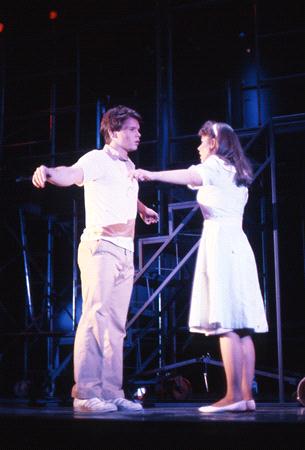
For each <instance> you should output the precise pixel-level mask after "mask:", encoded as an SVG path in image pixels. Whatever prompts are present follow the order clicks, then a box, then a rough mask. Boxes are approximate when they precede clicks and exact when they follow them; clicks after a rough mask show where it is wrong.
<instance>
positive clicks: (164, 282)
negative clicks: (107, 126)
mask: <svg viewBox="0 0 305 450" xmlns="http://www.w3.org/2000/svg"><path fill="white" fill-rule="evenodd" d="M195 3H202V7H204V6H205V5H204V3H205V2H195ZM189 7H190V8H192V5H189ZM193 7H194V8H195V7H196V8H197V7H198V5H193ZM174 13H175V11H174V8H171V7H170V6H169V2H160V4H159V3H158V5H157V7H156V10H155V11H154V14H153V20H154V33H155V81H156V82H155V92H156V96H155V99H156V101H155V121H156V136H155V137H154V138H153V140H152V141H149V142H147V143H146V144H148V145H150V144H151V143H152V144H153V145H155V146H156V149H157V153H158V156H157V161H158V166H159V168H160V169H165V168H167V167H168V166H169V165H170V164H172V161H173V159H174V157H173V156H174V155H175V146H176V145H177V144H178V143H180V142H193V139H194V137H195V136H194V135H188V134H180V135H178V134H177V132H176V126H175V115H176V110H175V102H174V81H173V73H174V62H173V40H174V36H173V15H174ZM258 14H259V11H257V10H255V45H256V52H255V67H256V81H255V83H254V84H252V82H251V83H249V84H247V83H246V84H243V85H241V86H240V89H239V95H238V97H237V98H235V97H234V93H233V92H232V89H231V85H230V83H228V82H227V81H226V82H225V83H224V84H225V86H224V87H223V89H224V92H225V97H226V119H227V120H228V121H231V120H234V118H233V113H232V108H233V106H234V102H236V103H238V102H241V104H242V106H241V110H242V113H241V120H240V121H239V128H237V130H236V131H237V134H238V135H239V136H240V138H241V140H242V141H243V142H244V147H245V150H246V152H247V153H249V154H253V155H255V154H256V150H257V148H259V151H261V148H262V147H263V154H264V158H263V160H262V161H261V163H260V164H259V167H258V168H257V171H256V174H255V178H256V182H258V180H260V181H261V183H262V185H263V188H264V189H265V190H266V193H267V194H266V193H265V194H264V195H263V196H261V199H260V206H259V217H258V222H259V236H260V238H259V241H260V245H261V253H262V267H261V273H262V278H261V281H262V288H263V297H264V301H265V307H266V308H267V307H268V303H270V302H274V303H275V310H276V321H275V322H276V348H277V368H276V369H274V371H267V370H260V369H258V370H257V371H256V373H257V374H258V375H262V376H265V377H269V378H274V379H276V380H277V382H278V399H279V401H280V402H283V401H284V400H285V395H284V383H285V382H289V383H292V384H297V377H289V376H285V375H284V367H283V349H282V341H283V336H282V314H281V305H282V299H281V273H280V252H279V236H278V233H279V229H278V228H279V227H278V187H277V149H276V136H277V135H278V134H289V133H293V132H294V131H295V130H303V131H304V130H305V114H303V113H300V114H286V115H276V116H275V115H272V114H271V115H269V117H268V119H267V120H265V117H264V114H263V112H262V105H263V103H264V102H265V98H264V89H265V87H266V83H268V85H270V84H272V82H273V81H278V80H279V79H282V80H283V81H285V79H287V76H286V77H284V76H283V77H279V76H274V77H268V78H266V77H263V76H262V74H261V71H260V66H261V62H260V58H261V55H260V51H259V49H260V40H262V39H265V38H266V37H265V36H261V35H260V33H259V21H258ZM54 43H55V40H54ZM1 46H2V47H1V60H2V62H3V64H2V68H1V72H0V82H1V86H0V92H1V98H0V150H1V160H3V158H4V154H5V151H6V150H7V147H6V146H5V144H4V143H5V126H4V125H5V121H4V118H5V101H4V99H5V96H6V62H5V46H4V41H1ZM53 51H54V55H53V56H54V64H56V58H55V53H56V46H54V48H53ZM54 74H56V67H54ZM80 74H81V57H80V51H79V40H78V39H76V49H75V70H74V75H75V105H73V106H69V107H64V108H63V107H59V106H58V95H59V94H58V89H57V85H56V75H54V79H53V80H52V82H51V84H50V86H49V89H50V104H49V107H48V110H47V112H44V114H45V115H47V116H48V118H49V136H48V138H47V139H46V142H47V143H48V146H49V155H48V158H49V161H50V163H51V164H52V165H55V164H58V163H59V162H61V161H65V159H66V158H68V159H69V158H71V155H74V156H75V155H76V154H79V153H80V135H81V107H82V105H81V96H80ZM291 77H297V78H302V79H304V78H305V74H304V73H298V74H291ZM249 91H251V92H253V91H255V93H256V102H257V105H256V106H257V111H258V113H257V114H258V115H257V123H256V125H255V126H246V125H247V124H246V119H245V117H246V111H245V108H246V105H247V103H246V99H245V97H246V96H247V93H248V92H249ZM106 106H107V105H106V104H105V102H102V101H101V100H100V99H99V98H97V99H96V103H95V104H90V105H87V107H88V108H91V109H92V110H94V114H95V118H96V148H98V149H99V148H101V141H100V134H99V125H100V119H101V117H102V114H103V113H104V112H105V110H106ZM65 113H72V114H74V119H75V122H74V123H75V151H74V152H69V155H65V154H64V153H61V154H58V153H57V134H58V130H57V120H56V119H57V117H58V115H59V114H65ZM262 141H263V143H262ZM40 144H41V140H40V139H38V138H37V141H35V142H32V141H31V142H26V143H22V145H24V146H25V147H27V146H33V145H40ZM19 145H21V144H20V143H16V146H19ZM144 145H145V142H144ZM16 181H21V182H22V181H25V182H27V181H29V179H28V178H27V177H19V179H17V180H16ZM269 192H271V195H269ZM171 193H173V197H175V188H174V187H173V188H171ZM157 204H158V208H159V212H160V213H161V216H160V217H161V221H160V224H159V225H158V230H157V233H156V234H155V235H154V236H148V237H147V236H145V237H139V238H138V239H137V254H136V256H137V258H138V267H137V271H136V276H135V280H134V283H135V288H134V294H133V299H132V303H131V307H130V316H129V319H128V323H127V338H126V345H125V361H126V364H127V365H128V366H129V368H130V370H129V375H128V376H129V382H130V383H133V384H139V385H141V384H142V383H143V382H144V381H143V376H152V377H153V382H154V381H155V380H156V375H160V374H162V373H166V372H168V371H171V370H173V369H176V368H179V367H182V366H185V365H188V364H193V363H197V362H200V363H203V364H212V365H213V364H214V365H216V366H217V365H221V363H220V362H219V361H216V360H215V359H213V358H211V357H210V356H202V357H200V358H192V359H187V360H185V361H179V360H178V359H177V336H178V335H179V336H182V339H183V340H184V341H185V342H186V341H187V340H188V339H189V337H188V333H187V327H186V323H185V316H186V314H187V309H188V301H187V300H186V299H187V295H188V289H189V286H190V285H191V283H192V269H193V264H194V256H195V252H196V250H197V248H198V245H199V240H198V239H199V237H200V229H201V219H200V218H199V217H198V210H199V208H198V206H197V204H196V203H195V202H194V201H193V200H181V201H174V202H172V201H170V202H169V203H168V197H167V194H166V192H165V190H164V189H163V188H160V189H158V192H157ZM185 210H190V211H189V212H188V213H187V214H186V215H185V216H183V217H182V218H181V212H182V211H185ZM267 210H268V211H271V222H272V223H271V227H272V245H271V247H272V261H273V269H272V272H273V273H272V276H271V274H270V254H269V249H270V239H269V238H268V236H267V234H268V233H267V232H266V227H267V224H266V221H267V219H266V211H267ZM164 211H166V215H165V214H163V213H164ZM81 214H82V207H81V206H80V205H79V203H78V201H77V200H76V199H75V198H73V199H72V201H71V207H70V211H69V218H68V219H65V221H68V222H69V223H70V225H69V227H68V229H66V227H65V225H63V223H62V221H61V218H60V217H54V215H53V214H51V213H47V214H43V213H41V212H40V214H39V217H38V218H36V220H39V221H41V222H42V223H43V225H42V226H41V229H42V230H44V233H45V236H44V239H45V243H46V250H45V249H44V251H45V255H46V266H45V267H46V269H45V271H44V270H43V268H42V267H41V266H40V262H39V261H36V260H35V254H34V252H32V249H31V246H30V243H29V241H30V240H31V239H30V235H31V233H32V232H33V231H32V229H31V227H30V226H27V220H30V219H31V212H30V213H29V212H28V211H27V209H26V207H23V206H20V207H19V209H18V216H19V224H18V225H19V230H18V232H19V236H18V237H17V236H16V231H15V230H12V228H11V226H10V225H7V229H8V230H9V233H11V234H14V235H15V239H16V240H17V241H19V245H20V258H21V259H22V262H23V273H24V286H25V289H24V324H23V329H22V330H20V329H19V330H18V331H14V332H11V333H9V332H6V336H9V335H10V336H11V338H12V340H15V338H16V336H21V337H22V339H23V346H24V347H23V356H24V358H23V378H24V379H26V378H27V377H28V376H29V371H30V370H31V367H32V365H33V358H34V357H35V355H32V353H31V348H32V346H31V342H32V341H33V339H34V340H37V339H42V340H43V341H44V344H45V345H44V346H42V348H43V351H44V352H45V355H44V360H45V367H44V369H45V373H46V378H47V382H46V383H47V394H48V395H50V396H54V395H55V381H56V379H57V378H58V377H59V376H60V375H61V374H62V373H63V371H64V370H65V369H66V368H67V366H68V365H69V363H70V361H71V358H72V345H73V339H74V335H75V331H76V328H77V302H78V299H79V297H80V290H79V279H78V269H77V245H78V238H79V228H80V227H79V223H78V222H79V220H80V219H79V218H80V216H81ZM165 217H168V220H166V218H165ZM199 224H200V225H199ZM58 227H59V228H61V230H62V233H64V234H66V235H67V241H68V242H69V245H70V251H71V259H70V264H71V270H70V281H69V282H68V283H67V284H69V286H70V289H69V295H68V297H69V298H67V300H65V302H64V303H63V304H61V305H60V307H58V305H57V304H56V302H55V299H56V298H58V297H60V294H59V293H58V292H57V287H56V282H55V279H54V246H55V245H56V239H57V236H58V234H57V233H56V232H55V231H56V229H58ZM268 239H269V240H268ZM303 244H304V236H303ZM303 256H304V246H303ZM303 259H304V258H303ZM1 269H2V268H1ZM3 269H5V268H4V267H3ZM37 279H39V282H40V283H41V284H42V285H43V292H44V294H43V295H42V294H41V292H42V291H41V290H40V291H39V294H38V296H40V299H39V300H38V301H37V298H36V297H37V288H35V289H33V285H35V283H37V281H36V280H37ZM272 282H273V286H272V291H273V292H274V295H273V294H272V295H271V293H270V292H269V290H270V284H271V283H272ZM34 291H35V295H34V293H33V292H34ZM181 293H182V294H183V295H182V299H181V295H179V294H181ZM34 297H35V299H34ZM0 305H1V303H0ZM63 309H64V310H66V311H67V314H68V316H69V317H70V325H69V329H62V330H61V329H60V328H56V327H55V318H56V317H57V316H58V314H59V310H63ZM64 346H67V347H68V350H67V351H65V352H63V354H61V350H62V348H63V347H64Z"/></svg>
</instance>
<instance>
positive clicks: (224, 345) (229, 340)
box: [213, 331, 243, 406]
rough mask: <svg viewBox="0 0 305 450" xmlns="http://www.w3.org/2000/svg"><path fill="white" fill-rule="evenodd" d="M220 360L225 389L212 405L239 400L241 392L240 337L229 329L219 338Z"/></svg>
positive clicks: (226, 403) (223, 404) (241, 356)
mask: <svg viewBox="0 0 305 450" xmlns="http://www.w3.org/2000/svg"><path fill="white" fill-rule="evenodd" d="M219 342H220V350H221V356H222V361H223V365H224V370H225V375H226V382H227V391H226V395H225V396H224V398H222V399H221V400H219V401H218V402H217V403H214V404H213V406H225V405H229V404H230V403H235V402H239V401H241V400H242V399H243V394H242V367H243V349H242V344H241V339H240V337H239V336H238V335H237V334H236V333H234V332H233V331H230V332H229V333H226V334H224V335H222V336H220V338H219Z"/></svg>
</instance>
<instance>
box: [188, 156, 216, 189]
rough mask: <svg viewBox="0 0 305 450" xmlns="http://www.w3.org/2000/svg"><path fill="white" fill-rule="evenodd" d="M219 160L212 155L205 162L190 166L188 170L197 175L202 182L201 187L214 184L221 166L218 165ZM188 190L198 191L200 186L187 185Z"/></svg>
mask: <svg viewBox="0 0 305 450" xmlns="http://www.w3.org/2000/svg"><path fill="white" fill-rule="evenodd" d="M218 160H219V158H217V157H215V156H214V155H212V156H210V157H209V158H208V159H207V160H206V161H204V162H203V163H201V164H197V165H192V166H190V167H189V170H193V171H195V172H197V173H198V175H199V176H200V178H201V180H202V185H207V184H214V183H215V179H217V177H218V175H219V172H220V170H221V166H220V164H219V161H218ZM188 187H189V188H190V189H199V188H200V186H191V185H188Z"/></svg>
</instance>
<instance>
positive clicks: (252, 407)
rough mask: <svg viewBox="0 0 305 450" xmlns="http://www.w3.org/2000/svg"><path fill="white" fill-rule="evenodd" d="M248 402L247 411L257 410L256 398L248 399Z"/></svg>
mask: <svg viewBox="0 0 305 450" xmlns="http://www.w3.org/2000/svg"><path fill="white" fill-rule="evenodd" d="M246 404H247V411H255V410H256V403H255V400H246Z"/></svg>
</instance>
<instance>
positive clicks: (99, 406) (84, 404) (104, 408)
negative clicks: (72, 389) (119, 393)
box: [73, 397, 118, 413]
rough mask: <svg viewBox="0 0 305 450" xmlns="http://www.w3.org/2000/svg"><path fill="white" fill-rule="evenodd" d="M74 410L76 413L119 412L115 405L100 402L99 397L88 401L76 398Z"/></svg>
mask: <svg viewBox="0 0 305 450" xmlns="http://www.w3.org/2000/svg"><path fill="white" fill-rule="evenodd" d="M73 408H74V410H75V411H80V412H97V413H103V412H112V411H117V410H118V408H117V407H116V406H115V404H113V403H108V402H105V401H104V400H100V399H99V398H97V397H94V398H87V399H80V398H75V399H74V401H73Z"/></svg>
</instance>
